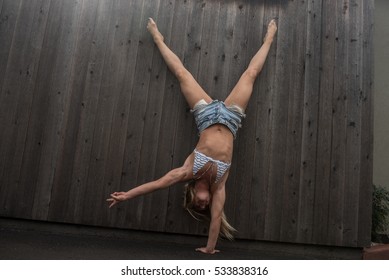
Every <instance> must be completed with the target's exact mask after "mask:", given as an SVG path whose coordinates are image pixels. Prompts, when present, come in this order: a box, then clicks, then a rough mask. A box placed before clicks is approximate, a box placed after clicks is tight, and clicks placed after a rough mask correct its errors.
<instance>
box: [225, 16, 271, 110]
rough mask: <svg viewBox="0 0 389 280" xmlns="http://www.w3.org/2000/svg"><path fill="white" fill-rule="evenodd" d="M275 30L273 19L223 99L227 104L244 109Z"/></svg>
mask: <svg viewBox="0 0 389 280" xmlns="http://www.w3.org/2000/svg"><path fill="white" fill-rule="evenodd" d="M276 31H277V25H276V22H275V20H274V19H273V20H271V21H270V23H269V25H268V28H267V34H266V36H265V39H264V43H263V45H262V46H261V48H260V49H259V50H258V52H257V53H256V54H255V55H254V57H253V58H252V59H251V61H250V64H249V66H248V67H247V69H246V71H245V72H244V73H243V74H242V76H241V77H240V79H239V81H238V83H237V84H236V86H235V87H234V89H233V90H232V91H231V93H230V95H229V96H228V97H227V99H226V100H225V101H224V103H225V104H226V105H227V106H230V105H237V106H239V107H240V108H242V109H243V110H246V107H247V104H248V102H249V100H250V97H251V93H252V91H253V86H254V82H255V79H256V78H257V76H258V75H259V73H260V72H261V70H262V68H263V65H264V64H265V61H266V58H267V55H268V53H269V50H270V47H271V44H272V42H273V38H274V35H275V33H276Z"/></svg>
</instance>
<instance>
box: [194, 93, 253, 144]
mask: <svg viewBox="0 0 389 280" xmlns="http://www.w3.org/2000/svg"><path fill="white" fill-rule="evenodd" d="M191 112H192V113H193V115H194V118H195V122H196V125H197V129H198V130H199V134H200V133H201V132H202V131H203V130H204V129H206V128H208V127H210V126H211V125H214V124H223V125H225V126H227V127H228V128H229V129H230V131H231V133H232V134H233V135H234V139H235V138H236V133H237V131H238V129H239V128H240V127H241V126H242V125H241V122H242V118H244V117H245V116H246V115H245V114H244V112H243V109H242V108H240V107H238V106H236V105H233V106H228V107H227V106H226V105H225V104H224V102H223V101H219V100H213V101H212V102H211V103H207V102H205V101H204V100H203V99H202V100H200V101H199V102H198V103H197V104H196V105H195V106H194V108H193V110H191Z"/></svg>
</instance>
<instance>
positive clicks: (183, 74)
mask: <svg viewBox="0 0 389 280" xmlns="http://www.w3.org/2000/svg"><path fill="white" fill-rule="evenodd" d="M174 75H175V76H176V77H177V79H178V81H179V82H180V83H183V82H185V81H186V80H188V79H190V78H192V75H191V74H190V73H189V71H188V70H186V69H185V68H184V67H182V68H178V69H177V70H176V71H175V72H174Z"/></svg>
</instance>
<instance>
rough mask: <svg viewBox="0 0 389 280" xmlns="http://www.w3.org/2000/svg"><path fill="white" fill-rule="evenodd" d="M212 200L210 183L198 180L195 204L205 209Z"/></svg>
mask: <svg viewBox="0 0 389 280" xmlns="http://www.w3.org/2000/svg"><path fill="white" fill-rule="evenodd" d="M210 200H211V194H210V193H209V186H208V183H207V182H205V181H203V180H199V181H197V182H196V185H195V198H194V204H195V206H196V207H197V208H199V209H200V210H204V209H205V208H207V206H208V205H209V202H210Z"/></svg>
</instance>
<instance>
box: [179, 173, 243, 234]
mask: <svg viewBox="0 0 389 280" xmlns="http://www.w3.org/2000/svg"><path fill="white" fill-rule="evenodd" d="M195 183H196V181H195V180H192V181H190V182H189V183H187V184H186V185H185V193H184V208H185V210H187V211H188V212H189V214H190V215H191V216H192V217H193V218H194V219H196V220H198V221H200V220H201V218H206V219H208V220H210V217H211V212H210V209H209V207H208V209H207V210H206V211H201V212H202V213H200V212H199V211H196V210H195V208H196V207H195V204H194V199H195V192H194V186H195ZM234 232H236V229H235V228H234V227H233V226H231V225H230V224H229V223H228V221H227V217H226V214H225V213H224V210H223V212H222V221H221V225H220V234H221V236H223V237H224V238H226V239H228V240H233V239H234V236H233V233H234Z"/></svg>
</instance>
